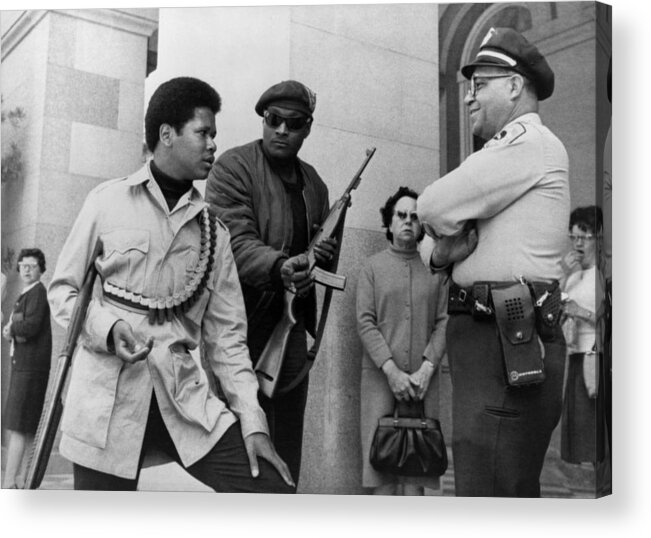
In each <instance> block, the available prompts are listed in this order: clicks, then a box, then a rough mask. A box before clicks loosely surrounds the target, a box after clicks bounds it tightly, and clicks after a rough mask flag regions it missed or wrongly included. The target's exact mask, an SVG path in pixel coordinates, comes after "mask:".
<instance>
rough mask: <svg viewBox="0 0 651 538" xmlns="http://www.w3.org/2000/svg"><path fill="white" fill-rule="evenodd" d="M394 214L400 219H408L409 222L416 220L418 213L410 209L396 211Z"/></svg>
mask: <svg viewBox="0 0 651 538" xmlns="http://www.w3.org/2000/svg"><path fill="white" fill-rule="evenodd" d="M394 215H395V216H396V217H398V218H399V219H400V220H407V219H409V220H410V221H411V222H416V221H417V220H418V214H417V213H416V212H415V211H412V212H410V213H407V212H406V211H396V212H395V213H394Z"/></svg>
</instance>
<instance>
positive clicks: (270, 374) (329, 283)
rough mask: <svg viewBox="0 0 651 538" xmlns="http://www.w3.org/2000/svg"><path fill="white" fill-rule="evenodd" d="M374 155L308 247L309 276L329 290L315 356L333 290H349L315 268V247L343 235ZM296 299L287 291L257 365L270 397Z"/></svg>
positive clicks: (341, 278)
mask: <svg viewBox="0 0 651 538" xmlns="http://www.w3.org/2000/svg"><path fill="white" fill-rule="evenodd" d="M374 153H375V148H370V149H367V150H366V158H365V159H364V162H363V163H362V166H360V168H359V170H358V171H357V173H356V174H355V175H354V176H353V179H352V181H351V182H350V184H349V185H348V187H347V188H346V190H345V191H344V194H343V195H342V196H341V198H339V199H338V200H337V201H336V202H335V204H334V205H333V206H332V208H331V209H330V213H329V214H328V216H327V217H326V219H325V221H324V222H323V223H322V224H321V226H320V228H319V230H318V231H317V233H316V234H315V236H314V237H313V238H312V241H311V242H310V244H309V246H308V248H307V252H306V254H307V259H308V268H309V271H310V273H311V274H312V275H313V277H314V280H315V281H316V282H318V283H319V284H322V285H324V286H326V287H327V288H328V291H327V292H326V293H327V295H326V299H325V300H324V306H323V310H322V313H321V320H320V321H319V328H318V330H317V335H316V339H315V345H314V346H313V348H312V349H311V350H310V354H311V355H312V357H315V356H316V353H317V351H318V347H319V344H320V339H321V333H322V332H323V328H324V326H325V317H326V316H327V308H328V306H329V303H330V293H329V292H330V290H331V289H333V288H334V289H337V290H339V291H342V290H343V289H344V288H345V287H346V277H345V276H341V275H337V274H335V273H331V272H328V271H326V270H324V269H321V268H320V267H317V266H316V258H315V256H314V247H315V246H316V245H318V244H319V243H320V242H321V241H323V240H324V239H326V238H334V237H335V236H337V235H338V234H339V235H341V233H340V232H341V231H342V228H343V223H344V220H345V218H346V211H347V209H348V207H349V206H350V203H351V200H350V198H351V193H352V192H353V191H354V190H355V189H356V188H357V186H358V185H359V182H360V181H361V179H362V172H363V171H364V169H365V168H366V165H367V164H368V163H369V161H370V160H371V158H372V157H373V154H374ZM339 248H341V246H339ZM335 264H336V260H335ZM295 299H296V293H295V291H294V290H288V289H286V290H285V293H284V296H283V315H282V317H281V319H280V321H279V322H278V323H277V324H276V326H275V327H274V330H273V332H272V333H271V336H270V337H269V340H268V341H267V344H266V345H265V347H264V349H263V350H262V354H261V355H260V358H259V359H258V362H257V364H256V366H255V373H256V375H257V376H258V383H259V385H260V390H261V391H262V393H263V394H264V395H265V396H267V397H268V398H273V396H274V395H275V394H276V390H277V386H278V379H279V377H280V370H281V369H282V366H283V361H284V359H285V351H286V350H287V341H288V339H289V333H290V331H291V330H292V327H293V326H294V325H296V317H295V315H294V300H295ZM311 362H313V361H311ZM311 362H309V363H308V365H307V367H306V368H304V369H303V371H302V372H300V373H299V375H298V376H297V378H296V379H295V380H294V381H293V382H292V383H291V384H290V385H289V386H288V387H286V388H285V389H284V390H283V392H287V391H288V390H290V388H292V387H294V386H296V385H297V384H298V382H299V381H300V380H302V379H303V377H304V376H305V375H306V374H307V372H308V371H309V368H310V367H311Z"/></svg>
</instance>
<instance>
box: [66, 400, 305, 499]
mask: <svg viewBox="0 0 651 538" xmlns="http://www.w3.org/2000/svg"><path fill="white" fill-rule="evenodd" d="M148 448H156V449H158V450H160V451H162V452H165V453H166V454H167V455H168V456H170V457H171V458H172V459H173V460H174V461H176V462H177V463H178V464H179V465H181V466H182V467H183V468H184V469H185V470H186V471H187V472H188V473H190V475H192V476H193V477H194V478H196V479H197V480H199V481H200V482H203V483H204V484H206V485H207V486H208V487H210V488H212V489H213V490H215V491H216V492H220V493H295V491H296V490H295V489H294V488H292V487H290V486H288V485H287V484H285V482H284V481H283V479H282V477H281V476H280V474H279V473H278V471H276V469H275V467H273V466H272V465H271V464H270V463H269V462H268V461H266V460H265V459H263V458H260V457H259V458H258V465H259V470H260V473H259V475H258V476H257V477H256V478H253V477H252V476H251V467H250V465H249V459H248V456H247V453H246V448H245V446H244V440H243V439H242V430H241V427H240V423H239V422H236V423H235V424H233V425H232V426H231V427H230V428H229V429H228V430H227V431H226V433H224V435H223V436H222V437H221V438H220V439H219V441H218V442H217V444H216V445H215V446H214V447H213V448H212V450H210V452H208V454H206V455H205V456H204V457H203V458H201V459H200V460H199V461H198V462H196V463H194V464H192V465H190V466H188V467H185V466H183V464H182V463H181V459H180V457H179V454H178V452H177V451H176V448H175V447H174V443H173V442H172V439H171V437H170V435H169V432H168V431H167V427H166V426H165V423H164V422H163V418H162V417H161V414H160V410H159V408H158V404H157V402H156V398H155V397H153V398H152V403H151V408H150V411H149V418H148V421H147V428H146V430H145V438H144V441H143V445H142V451H141V453H140V461H139V463H138V475H137V476H136V478H134V479H126V478H120V477H118V476H114V475H110V474H106V473H103V472H100V471H96V470H94V469H89V468H87V467H83V466H81V465H77V464H74V465H73V474H74V487H75V489H78V490H104V491H135V490H136V489H137V486H138V478H139V476H140V469H141V467H142V463H143V460H144V456H145V453H146V451H147V449H148Z"/></svg>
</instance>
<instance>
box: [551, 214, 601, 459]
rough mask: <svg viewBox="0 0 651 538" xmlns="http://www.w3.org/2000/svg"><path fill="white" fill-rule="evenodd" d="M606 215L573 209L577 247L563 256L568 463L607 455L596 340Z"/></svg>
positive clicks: (563, 439) (564, 444)
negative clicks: (599, 262) (600, 255)
mask: <svg viewBox="0 0 651 538" xmlns="http://www.w3.org/2000/svg"><path fill="white" fill-rule="evenodd" d="M602 220H603V219H602V212H601V209H599V208H598V207H595V206H588V207H578V208H576V209H575V210H574V211H572V213H571V214H570V226H569V231H570V240H571V241H572V251H571V252H570V253H569V254H568V255H567V256H566V257H565V260H564V261H565V264H564V265H565V266H566V267H568V273H569V274H568V276H567V279H566V281H565V285H564V291H565V293H566V294H567V301H566V303H565V306H564V314H563V315H564V317H565V320H564V322H563V331H564V333H565V339H566V342H567V362H568V364H567V379H566V385H565V397H564V400H563V414H562V417H561V458H562V459H563V460H564V461H567V462H569V463H583V462H592V463H595V462H597V461H601V460H602V459H603V457H604V454H603V452H604V450H603V448H604V443H603V442H602V440H603V433H604V432H603V422H602V417H603V411H604V408H603V403H604V402H603V394H602V397H600V398H598V394H599V393H603V387H599V382H598V379H599V367H600V365H599V363H600V362H601V360H600V359H601V357H602V354H601V352H600V345H598V342H597V323H598V322H599V317H600V312H601V310H602V303H603V297H604V286H603V282H602V280H603V278H602V275H601V274H600V272H599V270H598V268H597V250H598V243H599V239H600V238H601V234H602ZM601 367H602V368H603V366H601ZM597 432H599V433H600V435H601V437H599V438H598V437H597Z"/></svg>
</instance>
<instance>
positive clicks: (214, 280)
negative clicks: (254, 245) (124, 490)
mask: <svg viewBox="0 0 651 538" xmlns="http://www.w3.org/2000/svg"><path fill="white" fill-rule="evenodd" d="M205 206H206V203H205V202H204V201H203V199H202V198H201V195H200V194H199V193H198V192H197V191H196V190H195V189H192V190H191V191H189V193H187V194H185V195H184V196H183V197H181V199H180V200H179V202H178V204H177V206H176V207H175V208H174V210H173V211H172V212H171V213H170V211H169V210H168V208H167V204H166V203H165V200H164V198H163V195H162V193H161V191H160V189H159V187H158V185H157V184H156V182H155V181H154V180H153V179H152V177H151V172H150V170H149V166H145V167H144V168H142V169H141V170H139V171H138V172H136V173H135V174H133V175H131V176H129V177H127V178H122V179H118V180H113V181H109V182H106V183H103V184H102V185H100V186H99V187H97V188H96V189H94V190H93V191H92V192H91V193H90V194H89V195H88V198H87V199H86V201H85V203H84V205H83V207H82V209H81V212H80V214H79V216H78V218H77V220H76V222H75V224H74V225H73V228H72V230H71V232H70V235H69V236H68V239H67V241H66V243H65V245H64V247H63V250H62V252H61V255H60V256H59V259H58V262H57V267H56V270H55V273H54V276H53V279H52V282H51V284H50V288H49V301H50V305H51V309H52V315H53V317H54V319H55V320H56V321H57V322H58V323H60V324H61V325H63V326H64V327H65V326H66V325H67V324H68V322H69V320H70V315H71V312H72V308H73V305H74V299H75V297H76V295H77V290H78V289H79V288H80V286H81V283H82V280H83V275H84V271H85V268H86V266H87V265H88V264H89V263H90V260H89V257H90V255H91V252H92V249H93V247H94V245H95V242H96V240H97V239H98V238H99V239H101V240H102V243H103V245H104V250H103V253H102V255H101V256H100V257H99V258H98V260H97V262H96V266H97V268H98V271H99V275H100V277H101V280H102V282H103V283H106V282H108V283H110V284H112V285H113V286H116V287H118V288H121V289H125V290H128V291H129V292H132V293H136V294H140V295H142V296H144V297H161V296H170V295H173V294H175V293H176V294H178V293H181V292H182V291H183V290H184V288H185V286H187V285H188V284H189V281H190V278H191V276H192V274H193V270H194V268H195V266H196V265H197V262H198V260H199V253H200V238H201V234H200V228H199V219H198V218H197V217H198V215H199V214H200V213H201V211H202V209H203V208H204V207H205ZM213 267H214V268H213V271H212V273H211V276H210V278H209V279H208V283H207V286H206V289H205V291H204V292H203V294H202V295H201V297H200V299H199V300H198V301H197V302H196V303H195V304H194V306H193V307H192V308H191V309H190V310H189V311H188V312H187V313H186V314H185V315H184V316H182V318H179V317H174V318H173V320H172V321H169V322H165V323H164V324H162V325H158V324H155V325H151V324H150V323H149V321H148V318H147V316H146V314H145V313H141V312H137V311H130V310H127V309H125V308H122V307H119V306H116V305H115V303H109V302H107V301H106V300H104V299H103V297H101V296H99V297H95V298H94V299H93V301H92V302H91V305H90V307H89V311H88V315H87V318H86V322H85V325H84V330H83V333H82V336H81V338H80V343H79V345H78V348H77V351H76V353H75V357H74V361H73V368H72V373H71V379H70V384H69V389H68V393H67V397H66V402H65V406H64V415H63V418H62V430H63V437H62V439H61V446H60V451H61V453H62V455H63V456H65V457H66V458H69V459H70V460H72V461H73V462H75V463H78V464H80V465H83V466H86V467H89V468H92V469H96V470H99V471H102V472H106V473H110V474H113V475H117V476H121V477H124V478H134V477H135V476H136V472H137V465H138V459H139V456H140V451H141V447H142V441H143V437H144V433H145V426H146V423H147V416H148V411H149V405H150V402H151V398H152V390H153V391H155V394H156V399H157V401H158V405H159V407H160V411H161V414H162V417H163V420H164V421H165V425H166V426H167V429H168V430H169V433H170V436H171V437H172V440H173V441H174V444H175V446H176V448H177V450H178V452H179V455H180V457H181V460H182V462H183V463H184V464H185V465H186V466H187V465H191V464H192V463H194V462H196V461H197V460H199V459H200V458H201V457H203V456H204V455H205V454H206V453H207V452H208V451H209V450H210V449H211V448H212V447H213V446H214V444H215V443H216V442H217V441H218V439H219V438H220V437H221V436H222V435H223V433H224V432H225V431H226V430H227V429H228V428H229V427H230V426H231V425H232V424H233V423H234V422H235V421H236V420H238V419H239V420H240V421H241V425H242V433H243V435H244V436H245V437H246V436H247V435H249V434H251V433H254V432H265V433H267V431H268V430H267V422H266V418H265V416H264V413H263V412H262V410H261V408H260V406H259V405H258V400H257V391H258V383H257V380H256V377H255V374H254V373H253V370H252V368H251V361H250V359H249V352H248V348H247V346H246V328H247V326H246V316H245V313H244V304H243V301H242V293H241V289H240V284H239V280H238V277H237V272H236V269H235V263H234V261H233V255H232V252H231V248H230V237H229V234H228V231H227V229H226V228H225V227H224V226H223V225H222V224H221V223H220V222H219V221H217V239H216V248H215V261H214V266H213ZM118 319H123V320H125V321H127V322H128V323H129V324H130V325H131V327H132V329H133V331H134V333H135V335H136V337H137V338H138V339H140V340H141V341H142V342H144V341H146V339H147V338H148V337H149V336H153V338H154V347H153V349H152V351H151V353H150V355H149V356H148V358H147V359H146V360H144V361H141V362H139V363H136V364H126V363H124V362H122V361H121V360H120V359H118V358H117V357H115V356H114V355H112V354H111V353H110V352H109V350H108V349H107V337H108V335H109V331H110V330H111V328H112V326H113V325H114V323H115V322H116V321H117V320H118ZM200 342H201V343H202V344H203V349H204V353H205V357H206V359H207V362H208V364H209V365H210V368H211V370H212V371H213V372H214V374H215V375H216V376H217V378H218V379H219V382H220V385H221V388H222V390H223V392H224V394H225V395H226V398H227V400H228V405H227V404H226V403H225V402H223V401H221V400H220V399H219V398H217V397H216V396H215V395H214V394H213V393H212V392H211V390H210V387H209V383H208V379H207V376H206V373H205V371H204V370H203V368H202V367H201V365H200V364H199V363H198V361H197V360H195V358H194V357H193V355H191V354H190V351H191V350H195V349H197V347H198V346H199V344H200ZM195 355H196V354H195Z"/></svg>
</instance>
